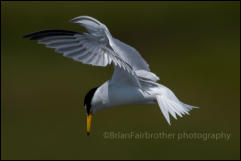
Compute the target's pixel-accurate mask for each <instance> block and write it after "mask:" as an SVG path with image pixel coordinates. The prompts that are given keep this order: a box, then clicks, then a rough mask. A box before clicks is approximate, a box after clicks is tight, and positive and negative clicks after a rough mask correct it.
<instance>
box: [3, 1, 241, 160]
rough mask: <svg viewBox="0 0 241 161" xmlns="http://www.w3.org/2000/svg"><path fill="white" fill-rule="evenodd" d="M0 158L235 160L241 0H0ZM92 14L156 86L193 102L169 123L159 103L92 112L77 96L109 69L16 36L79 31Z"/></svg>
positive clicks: (237, 154)
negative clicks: (170, 136)
mask: <svg viewBox="0 0 241 161" xmlns="http://www.w3.org/2000/svg"><path fill="white" fill-rule="evenodd" d="M1 14H2V16H1V24H2V25H1V42H2V43H1V46H2V48H1V58H2V59H1V72H2V74H1V76H2V79H1V87H2V90H1V94H2V95H1V96H2V97H1V100H2V101H1V105H2V115H1V116H2V119H1V121H2V124H1V127H2V128H1V129H2V133H1V136H2V137H1V140H2V144H1V146H2V151H1V153H2V159H240V98H239V97H240V69H239V67H240V2H1ZM80 15H89V16H92V17H95V18H97V19H98V20H100V21H101V22H103V23H104V24H106V26H107V27H108V28H109V30H110V32H111V33H112V35H113V36H114V37H116V38H118V39H120V40H121V41H124V42H125V43H127V44H130V45H132V46H133V47H135V48H136V49H137V50H138V51H139V52H140V53H141V54H142V56H143V57H144V58H145V59H146V60H147V62H148V63H149V64H150V67H151V70H152V72H154V73H156V74H157V75H158V76H159V77H160V81H159V82H160V83H162V84H164V85H166V86H167V87H169V88H170V89H172V90H173V91H174V92H175V94H176V95H177V96H178V97H179V98H180V99H181V100H182V101H183V102H185V103H188V104H191V105H195V106H199V107H200V109H197V110H193V111H192V112H191V115H190V116H185V117H184V118H181V119H178V120H174V119H172V126H169V125H168V124H167V123H166V121H165V119H164V117H163V115H162V114H161V112H160V110H159V108H158V106H157V105H149V106H125V107H118V108H111V109H108V110H103V111H100V112H98V113H97V114H96V115H95V117H94V120H93V124H92V125H93V126H92V130H91V136H90V137H87V136H86V132H85V129H86V125H85V124H86V121H85V110H84V108H83V106H82V105H83V98H84V96H85V94H86V92H87V91H88V90H89V89H90V88H92V87H94V86H96V85H100V84H102V83H103V82H105V81H106V80H108V79H109V78H110V77H111V75H112V71H113V67H112V66H108V67H106V68H101V67H92V66H88V65H83V64H81V63H78V62H75V61H72V60H71V59H68V58H64V57H63V56H60V55H59V54H56V53H54V50H52V49H47V48H45V47H44V46H43V45H38V44H37V43H36V42H34V41H29V40H27V39H23V38H22V36H23V35H25V34H28V33H31V32H34V31H39V30H43V29H66V30H74V31H84V29H83V28H82V27H80V26H79V25H76V24H71V23H69V22H68V21H69V20H70V19H72V18H74V17H77V16H80ZM105 131H114V132H130V131H134V132H139V131H142V132H144V131H148V132H161V131H165V132H174V133H178V132H182V131H185V132H201V133H203V132H209V133H218V132H221V131H223V132H227V133H231V139H230V140H229V141H226V140H218V141H214V140H208V141H202V140H183V141H177V140H165V139H164V140H163V139H160V140H145V139H141V140H130V139H129V140H128V139H127V140H109V139H104V138H103V133H104V132H105Z"/></svg>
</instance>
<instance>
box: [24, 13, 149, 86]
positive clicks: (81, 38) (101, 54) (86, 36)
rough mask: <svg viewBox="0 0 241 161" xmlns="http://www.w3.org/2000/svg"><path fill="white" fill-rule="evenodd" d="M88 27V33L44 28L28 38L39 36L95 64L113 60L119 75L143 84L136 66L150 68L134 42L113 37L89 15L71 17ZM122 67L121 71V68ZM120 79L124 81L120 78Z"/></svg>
mask: <svg viewBox="0 0 241 161" xmlns="http://www.w3.org/2000/svg"><path fill="white" fill-rule="evenodd" d="M71 22H73V23H77V24H80V25H82V26H83V27H85V28H86V29H87V31H88V33H79V32H73V31H66V30H44V31H40V32H35V33H31V34H29V35H26V36H25V37H26V38H30V39H31V40H38V42H39V43H40V44H45V45H46V47H48V48H54V49H55V51H56V52H58V53H61V54H63V56H65V57H68V58H72V59H74V60H75V61H79V62H82V63H84V64H91V65H95V66H106V65H108V64H111V63H113V64H114V66H115V69H116V68H118V70H115V72H114V74H113V77H114V76H115V75H116V74H115V73H116V71H118V75H119V76H118V78H119V77H120V76H124V77H125V79H123V80H125V81H123V82H126V80H127V82H131V84H132V85H137V86H138V87H141V84H140V82H139V79H138V76H137V75H136V73H135V71H136V70H146V71H150V69H149V65H148V64H147V63H146V62H145V60H144V59H143V58H142V57H141V55H140V54H139V53H138V52H137V51H136V50H135V49H134V48H132V47H131V46H129V45H127V44H125V43H123V42H121V41H119V40H117V39H115V38H113V37H112V36H111V34H110V32H109V30H108V28H107V27H106V26H105V25H104V24H102V23H101V22H99V21H98V20H96V19H94V18H92V17H89V16H80V17H76V18H74V19H72V20H71ZM120 71H121V72H120ZM119 82H120V81H119Z"/></svg>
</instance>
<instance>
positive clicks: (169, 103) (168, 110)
mask: <svg viewBox="0 0 241 161" xmlns="http://www.w3.org/2000/svg"><path fill="white" fill-rule="evenodd" d="M136 74H137V76H138V79H139V81H140V83H141V86H142V87H143V88H144V89H145V92H146V93H148V94H150V95H152V96H154V97H155V98H156V101H157V103H158V105H159V107H160V109H161V111H162V113H163V115H164V117H165V118H166V120H167V122H168V124H169V125H170V124H171V122H170V116H169V114H171V115H172V116H173V117H174V118H175V119H177V115H178V116H180V117H182V116H183V115H185V114H187V115H188V114H189V111H190V110H192V109H193V108H198V107H195V106H190V105H187V104H184V103H182V102H181V101H180V100H179V99H178V98H177V97H176V96H175V94H174V93H173V92H172V91H171V90H170V89H168V88H167V87H165V86H163V85H161V84H159V83H157V81H158V80H159V78H158V77H157V76H156V75H155V74H154V73H152V72H150V71H145V70H138V71H136Z"/></svg>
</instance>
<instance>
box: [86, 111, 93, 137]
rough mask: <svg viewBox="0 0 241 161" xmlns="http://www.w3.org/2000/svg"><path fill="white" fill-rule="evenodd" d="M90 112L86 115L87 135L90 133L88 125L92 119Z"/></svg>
mask: <svg viewBox="0 0 241 161" xmlns="http://www.w3.org/2000/svg"><path fill="white" fill-rule="evenodd" d="M92 115H93V114H92V113H90V114H88V115H87V126H86V127H87V135H88V136H89V135H90V126H91V120H92Z"/></svg>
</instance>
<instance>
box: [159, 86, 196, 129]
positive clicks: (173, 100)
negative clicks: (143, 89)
mask: <svg viewBox="0 0 241 161" xmlns="http://www.w3.org/2000/svg"><path fill="white" fill-rule="evenodd" d="M157 90H158V93H160V94H157V95H156V100H157V103H158V105H159V107H160V109H161V111H162V113H163V115H164V117H165V119H166V120H167V122H168V124H169V125H171V121H170V116H169V114H171V115H172V117H174V118H175V119H177V117H176V115H178V116H180V117H182V116H183V115H185V114H187V115H189V111H190V110H192V109H193V108H198V107H195V106H191V105H187V104H184V103H182V102H181V101H179V100H178V98H177V97H176V96H175V95H174V93H173V92H172V91H171V90H170V89H168V88H167V87H165V86H162V85H160V86H159V88H158V89H157V88H156V91H157Z"/></svg>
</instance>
